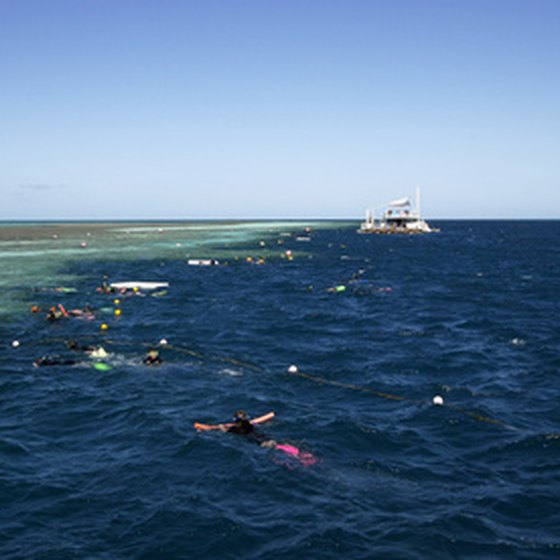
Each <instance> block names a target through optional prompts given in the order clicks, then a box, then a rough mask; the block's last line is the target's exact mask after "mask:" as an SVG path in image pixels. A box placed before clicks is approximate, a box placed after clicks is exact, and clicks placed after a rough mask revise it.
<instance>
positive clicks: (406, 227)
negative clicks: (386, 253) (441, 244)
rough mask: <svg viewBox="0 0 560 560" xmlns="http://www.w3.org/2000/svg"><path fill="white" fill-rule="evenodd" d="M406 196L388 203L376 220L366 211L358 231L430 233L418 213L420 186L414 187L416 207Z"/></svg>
mask: <svg viewBox="0 0 560 560" xmlns="http://www.w3.org/2000/svg"><path fill="white" fill-rule="evenodd" d="M411 206H412V204H411V201H410V199H409V198H408V197H404V198H399V199H398V200H394V201H393V202H391V203H389V205H388V207H387V209H386V210H385V211H384V212H383V216H382V218H381V219H379V220H376V219H375V218H374V216H373V213H372V212H370V211H369V210H368V211H367V212H366V220H365V222H363V223H362V224H361V225H360V229H359V230H358V233H387V234H390V233H407V234H412V233H432V232H436V231H439V230H438V229H435V228H432V227H430V226H429V225H428V223H427V222H426V221H425V220H424V219H423V218H422V216H421V215H420V187H417V189H416V207H415V208H414V209H412V207H411Z"/></svg>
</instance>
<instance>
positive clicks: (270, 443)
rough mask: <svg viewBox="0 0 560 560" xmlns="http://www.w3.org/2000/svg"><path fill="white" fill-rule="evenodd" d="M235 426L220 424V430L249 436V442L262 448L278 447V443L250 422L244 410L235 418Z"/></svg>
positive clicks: (237, 413) (235, 415)
mask: <svg viewBox="0 0 560 560" xmlns="http://www.w3.org/2000/svg"><path fill="white" fill-rule="evenodd" d="M233 422H234V423H233V426H232V425H226V424H220V430H221V431H222V432H227V433H230V434H238V435H240V436H247V439H248V440H249V441H252V442H253V443H256V444H258V445H260V446H261V447H276V445H277V443H276V442H275V441H274V440H273V439H270V438H268V437H267V436H265V435H264V434H262V433H260V432H258V431H257V430H256V429H255V426H254V425H253V424H252V423H251V421H250V420H249V416H248V415H247V413H246V412H245V411H244V410H238V411H237V412H236V413H235V414H234V416H233Z"/></svg>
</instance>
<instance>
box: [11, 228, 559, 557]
mask: <svg viewBox="0 0 560 560" xmlns="http://www.w3.org/2000/svg"><path fill="white" fill-rule="evenodd" d="M435 225H438V226H440V227H441V228H442V231H441V233H438V234H433V235H426V236H409V237H398V236H371V235H369V236H368V235H358V234H357V233H356V232H355V230H356V227H357V224H353V225H352V226H349V225H348V224H342V223H341V224H336V223H332V224H323V225H322V226H320V227H316V228H314V229H313V231H312V234H311V241H297V240H296V237H297V236H301V235H303V233H302V229H301V228H300V227H299V226H297V227H296V225H295V224H294V226H293V227H292V229H291V230H290V228H289V227H287V229H286V228H284V229H282V230H278V229H276V230H270V231H264V232H258V234H254V235H252V236H251V235H247V236H246V237H243V238H232V239H229V238H228V239H227V242H225V241H224V243H223V244H222V245H220V241H219V239H217V238H216V239H215V240H214V242H213V243H214V244H213V245H212V247H206V248H205V251H206V252H205V253H204V254H202V253H200V254H199V255H197V256H211V255H213V254H216V255H218V254H219V255H220V259H221V261H222V262H227V263H228V264H227V265H224V266H216V267H207V268H205V267H194V266H188V265H187V264H186V260H185V257H184V255H182V256H179V255H174V254H173V253H172V252H170V251H169V250H167V249H165V247H162V246H161V243H160V241H159V240H154V239H153V238H149V237H148V238H141V239H132V240H130V241H129V243H130V252H129V253H127V248H126V247H125V248H124V250H123V251H124V253H126V255H124V253H123V256H122V257H115V256H112V257H110V258H109V257H101V256H100V257H97V256H95V254H94V256H93V257H91V256H88V257H87V258H86V257H83V258H82V256H81V255H80V254H77V255H70V256H68V255H67V254H66V255H65V256H64V258H63V257H62V256H58V257H57V256H56V255H54V256H53V257H52V258H50V257H49V260H50V261H51V262H50V265H51V269H52V267H53V266H54V269H55V270H54V272H53V271H52V270H51V269H49V270H50V272H49V274H51V276H50V277H49V278H48V279H47V278H44V279H43V280H42V281H41V278H40V275H39V276H38V277H34V278H33V281H32V282H31V281H29V280H28V277H27V276H25V275H24V272H23V271H24V270H27V269H25V267H24V264H22V263H24V260H21V261H17V262H18V263H19V264H17V266H21V270H22V272H21V273H20V283H19V285H18V286H16V285H12V286H11V287H6V290H7V292H6V293H7V294H8V296H6V298H7V299H6V304H5V308H6V309H5V311H6V310H8V311H6V312H5V314H4V318H3V321H2V325H1V327H0V335H1V338H0V340H2V343H3V352H2V354H1V355H0V399H1V403H2V414H1V415H0V504H1V508H0V557H1V558H4V559H12V558H26V559H27V558H33V559H35V558H37V559H38V558H41V559H42V558H53V559H61V560H62V559H66V558H103V559H120V558H232V559H233V558H235V559H239V558H244V559H251V558H267V559H268V558H273V559H292V558H296V557H304V558H320V559H325V558H326V559H329V558H337V559H338V558H352V559H361V558H382V559H386V558H391V559H393V558H394V559H401V558H402V559H411V558H526V559H535V558H558V557H560V507H559V499H560V428H559V424H560V404H559V403H560V319H559V317H560V304H559V294H560V222H521V221H520V222H491V221H489V222H484V221H481V222H442V223H440V224H435ZM286 231H291V232H292V233H293V235H292V236H291V237H288V236H287V235H281V233H280V232H284V233H285V232H286ZM236 239H237V240H236ZM199 241H200V240H199ZM260 241H265V243H266V245H265V247H262V246H261V244H260ZM188 242H189V239H188V237H186V238H185V239H183V240H182V243H183V246H184V245H187V244H188ZM279 242H280V243H279ZM91 245H92V246H93V245H94V242H92V243H91ZM11 250H12V251H15V252H16V253H17V251H18V248H17V247H15V248H14V246H12V247H11ZM286 250H292V251H293V252H294V256H295V258H294V259H293V260H288V259H286V258H281V256H282V254H283V252H284V251H286ZM199 252H200V250H199ZM16 253H15V254H16ZM86 253H87V251H84V255H85V254H86ZM261 254H262V255H265V254H266V257H267V258H266V262H265V264H263V265H256V264H250V263H247V262H246V260H245V257H246V256H247V255H252V256H253V257H254V260H256V259H258V257H259V255H261ZM235 257H240V258H237V259H236V258H235ZM28 258H29V259H31V258H34V257H33V256H29V257H28ZM57 258H58V259H59V261H57V260H56V259H57ZM5 259H6V257H3V260H4V265H3V268H4V269H5V267H6V266H8V261H6V260H5ZM53 259H54V261H53ZM10 262H11V261H10ZM57 262H58V263H59V264H58V265H57ZM9 266H11V267H13V266H16V265H13V264H9ZM57 266H59V268H60V270H58V271H57V270H56V267H57ZM57 273H58V274H60V275H61V276H60V277H61V278H66V279H68V278H70V281H68V280H66V281H65V282H64V285H66V286H70V287H73V288H75V289H76V292H75V293H67V294H62V293H58V292H53V291H48V290H45V289H44V288H49V287H50V288H52V287H55V286H56V284H55V285H53V284H52V282H53V278H56V274H57ZM10 274H11V276H12V277H16V278H17V277H18V274H17V270H16V271H15V272H14V270H13V269H12V270H11V271H10ZM25 274H27V273H25ZM103 275H107V276H108V277H109V279H110V280H112V281H118V280H151V281H153V280H165V281H168V282H169V283H170V287H169V290H168V292H167V293H166V294H163V295H161V296H159V297H152V296H150V295H147V296H146V297H140V296H138V295H136V296H130V297H122V298H121V303H120V304H119V305H116V304H115V303H114V299H115V296H108V295H104V294H98V293H96V292H95V288H96V287H97V286H98V285H99V284H100V282H101V280H102V278H103ZM351 278H354V279H358V280H359V281H358V282H349V280H350V279H351ZM42 282H43V283H42ZM336 286H345V290H343V291H342V289H341V290H340V291H335V292H332V291H329V288H333V287H336ZM33 288H35V289H33ZM38 288H39V289H38ZM8 300H10V302H12V303H13V302H15V303H14V305H15V307H14V308H13V309H16V310H17V309H20V308H19V307H18V305H17V304H18V302H19V303H20V307H21V308H23V307H24V308H25V311H24V312H21V311H17V312H16V311H13V310H12V307H9V309H8V303H7V302H8ZM58 303H62V304H63V305H64V306H65V307H66V308H68V309H71V308H74V307H83V306H84V305H85V304H86V303H89V304H91V305H92V306H94V307H95V308H96V310H97V312H96V318H95V320H93V321H86V320H80V319H76V318H74V319H64V320H60V321H58V322H55V323H49V322H47V321H45V320H44V313H39V314H31V313H29V311H28V309H29V307H30V306H31V305H39V306H41V307H42V309H45V308H47V307H48V306H49V305H53V304H58ZM10 305H11V303H10ZM117 307H118V308H120V309H121V310H122V315H121V316H120V317H116V316H115V315H114V313H113V311H114V309H116V308H117ZM102 323H106V324H107V325H108V329H107V331H105V332H103V331H102V330H101V329H100V325H101V324H102ZM70 338H72V339H76V340H77V341H78V342H79V343H81V344H101V345H103V347H104V348H105V349H106V350H107V351H109V352H110V355H109V357H108V359H107V360H106V362H107V363H108V364H110V365H112V367H113V369H111V370H110V371H108V372H102V371H97V370H95V369H93V368H92V367H91V364H92V360H91V359H90V358H88V357H87V356H86V355H81V354H76V353H71V352H69V351H68V350H67V349H66V345H65V342H66V341H67V340H69V339H70ZM162 338H165V339H167V341H168V346H167V347H162V348H160V350H161V356H162V358H163V360H164V363H163V364H162V365H161V366H159V367H148V366H145V365H143V364H142V359H143V357H144V356H145V354H146V352H147V351H148V350H149V348H150V346H151V345H157V343H158V341H160V339H162ZM13 340H18V341H19V342H20V346H19V348H12V346H11V343H12V341H13ZM43 355H50V356H58V357H61V358H68V357H69V358H73V359H77V360H78V362H79V363H78V364H76V365H66V366H49V367H40V368H37V367H33V361H34V360H35V359H36V358H38V357H40V356H43ZM291 364H296V365H297V366H298V368H299V372H301V373H302V374H303V375H298V374H290V373H288V367H289V366H290V365H291ZM307 376H310V377H307ZM436 394H439V395H441V396H442V397H443V398H444V401H445V405H444V406H434V405H433V404H432V398H433V397H434V395H436ZM239 408H243V409H245V410H247V411H249V412H250V413H251V414H253V415H255V416H258V415H260V414H263V413H265V412H268V411H272V410H273V411H275V412H276V414H277V416H276V418H275V419H274V420H273V421H272V422H269V423H267V424H266V425H264V426H263V427H262V428H261V429H262V431H264V432H265V433H266V434H267V435H269V436H270V437H274V438H275V439H276V440H277V441H282V442H284V441H285V442H289V443H291V444H294V445H296V446H300V447H302V448H304V449H306V450H308V451H310V452H312V453H314V454H315V455H316V456H317V457H318V458H319V459H320V460H319V462H318V463H317V464H315V465H312V466H309V467H305V466H303V465H301V464H298V463H297V462H294V461H291V460H290V459H289V458H288V457H287V456H284V455H283V454H282V453H279V452H278V451H271V450H266V449H263V448H261V447H259V446H257V445H254V444H252V443H251V442H249V441H246V440H245V439H244V438H243V437H241V436H235V435H232V434H223V433H219V432H206V433H197V432H196V431H195V430H194V429H193V427H192V424H193V422H194V421H202V422H208V423H216V422H220V421H229V419H230V418H231V416H232V413H233V412H234V411H235V410H237V409H239Z"/></svg>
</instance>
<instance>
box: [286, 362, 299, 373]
mask: <svg viewBox="0 0 560 560" xmlns="http://www.w3.org/2000/svg"><path fill="white" fill-rule="evenodd" d="M297 372H298V368H297V366H295V365H293V364H292V365H291V366H290V367H289V368H288V373H297Z"/></svg>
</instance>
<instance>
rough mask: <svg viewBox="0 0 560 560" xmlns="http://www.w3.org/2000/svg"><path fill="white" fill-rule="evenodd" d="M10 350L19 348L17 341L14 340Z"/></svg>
mask: <svg viewBox="0 0 560 560" xmlns="http://www.w3.org/2000/svg"><path fill="white" fill-rule="evenodd" d="M12 348H19V340H14V341H13V342H12Z"/></svg>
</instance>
